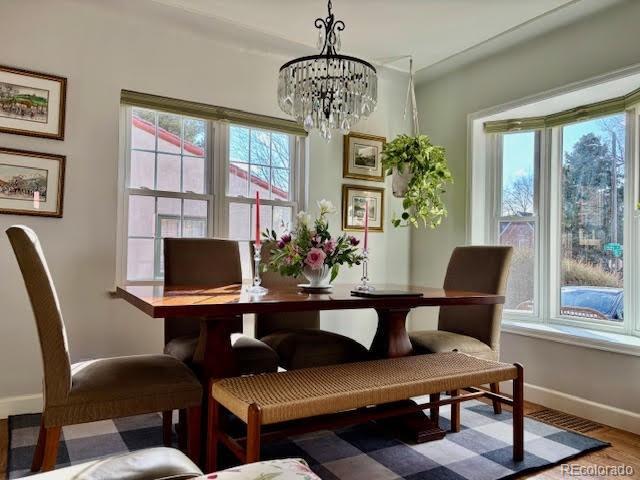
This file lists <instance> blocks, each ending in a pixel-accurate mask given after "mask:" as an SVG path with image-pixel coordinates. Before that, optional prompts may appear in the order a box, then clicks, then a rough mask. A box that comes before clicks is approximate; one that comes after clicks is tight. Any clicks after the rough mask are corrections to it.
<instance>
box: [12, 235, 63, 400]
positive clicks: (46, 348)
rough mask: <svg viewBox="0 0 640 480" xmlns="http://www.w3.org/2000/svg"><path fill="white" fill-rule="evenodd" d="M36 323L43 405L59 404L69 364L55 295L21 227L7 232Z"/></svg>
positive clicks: (38, 250) (35, 246)
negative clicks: (41, 373)
mask: <svg viewBox="0 0 640 480" xmlns="http://www.w3.org/2000/svg"><path fill="white" fill-rule="evenodd" d="M7 236H8V237H9V241H10V242H11V246H12V247H13V251H14V252H15V255H16V259H17V260H18V265H19V266H20V270H21V272H22V278H23V279H24V284H25V286H26V287H27V293H28V294H29V300H30V301H31V308H32V310H33V315H34V317H35V319H36V327H37V330H38V338H39V340H40V350H41V353H42V363H43V366H44V398H45V405H56V404H61V403H63V402H64V401H65V400H66V398H67V396H68V394H69V390H70V389H71V360H70V358H69V345H68V342H67V333H66V331H65V328H64V322H63V320H62V312H61V311H60V302H59V301H58V294H57V293H56V289H55V287H54V285H53V280H52V279H51V274H50V273H49V267H48V266H47V261H46V259H45V258H44V254H43V253H42V247H41V246H40V241H39V240H38V237H37V235H36V234H35V232H34V231H33V230H31V229H30V228H28V227H25V226H23V225H14V226H13V227H11V228H9V229H7Z"/></svg>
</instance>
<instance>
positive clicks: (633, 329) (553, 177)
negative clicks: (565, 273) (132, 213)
mask: <svg viewBox="0 0 640 480" xmlns="http://www.w3.org/2000/svg"><path fill="white" fill-rule="evenodd" d="M618 113H623V114H625V116H626V118H625V121H626V135H625V137H626V139H625V140H626V144H625V185H624V187H625V193H624V202H625V203H624V208H625V213H624V222H625V225H624V245H638V241H639V240H640V209H638V208H637V207H638V205H636V203H637V202H638V200H639V199H640V197H639V196H638V195H639V194H640V175H639V172H638V169H639V168H640V167H639V166H638V154H639V152H640V150H639V149H640V128H639V126H640V104H636V105H632V106H630V107H626V108H625V109H624V110H623V111H621V112H618ZM612 114H615V112H608V113H607V114H605V115H598V116H595V117H592V118H601V117H606V116H609V115H612ZM592 118H589V119H592ZM572 123H573V122H572ZM566 125H569V124H565V125H555V126H548V127H540V128H532V129H530V130H518V133H519V132H524V131H536V132H539V133H538V134H537V136H538V139H539V156H538V166H537V172H536V173H537V174H538V176H537V178H535V180H534V183H535V186H534V209H535V204H536V203H537V208H538V211H537V215H536V216H535V217H536V219H537V232H536V257H537V261H536V274H535V278H534V312H533V313H521V312H517V311H514V310H506V309H505V310H504V313H503V318H504V320H506V321H507V322H532V323H542V324H555V325H560V326H563V325H564V326H569V327H577V328H581V329H588V330H600V331H605V332H611V333H617V334H623V335H636V336H640V318H639V317H638V313H640V310H639V305H638V303H640V299H636V298H635V297H636V296H635V295H631V294H630V293H628V292H633V291H636V288H637V287H638V286H640V283H639V282H640V248H636V249H633V248H627V249H625V252H624V259H623V262H624V264H623V265H624V280H623V282H624V283H623V291H624V292H625V295H624V312H625V315H624V319H623V321H622V322H620V323H614V322H611V323H610V324H608V323H604V322H603V321H598V320H589V319H578V318H575V317H570V316H566V315H561V314H560V287H561V281H560V279H561V276H560V273H561V272H560V270H561V267H560V260H561V251H562V250H561V242H562V237H561V227H562V211H561V208H562V203H561V198H562V197H561V196H562V189H561V185H562V183H561V182H562V159H563V145H562V139H563V138H562V137H563V135H562V131H563V127H564V126H566ZM508 133H509V132H504V133H502V132H488V133H484V132H483V134H484V135H486V137H485V141H486V145H487V149H486V151H487V160H486V165H487V167H488V169H489V171H490V173H489V177H490V181H489V182H488V184H487V186H488V192H486V193H487V195H486V199H487V202H488V203H489V204H490V211H491V212H492V215H491V216H490V217H489V218H488V220H489V221H488V222H487V223H488V225H487V227H486V228H485V231H486V232H487V235H486V240H487V241H488V242H490V243H495V244H497V243H499V242H498V240H499V236H498V235H499V225H500V222H501V221H504V219H505V218H507V219H511V217H502V216H501V214H502V145H503V142H502V138H503V135H504V134H508ZM536 194H537V197H535V195H536ZM524 218H525V217H523V218H522V219H521V220H520V221H530V220H529V218H528V217H526V218H527V220H524ZM545 278H548V279H549V281H548V282H544V281H543V279H545Z"/></svg>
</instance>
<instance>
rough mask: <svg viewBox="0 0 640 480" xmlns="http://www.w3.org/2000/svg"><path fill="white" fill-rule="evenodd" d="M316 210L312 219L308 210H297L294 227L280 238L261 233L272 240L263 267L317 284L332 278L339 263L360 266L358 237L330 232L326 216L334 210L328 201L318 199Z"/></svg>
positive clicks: (333, 278) (271, 232) (321, 284)
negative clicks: (301, 276)
mask: <svg viewBox="0 0 640 480" xmlns="http://www.w3.org/2000/svg"><path fill="white" fill-rule="evenodd" d="M318 209H319V210H320V215H319V216H318V217H317V218H316V219H315V220H314V221H313V222H312V221H311V216H310V215H309V214H308V213H306V212H304V211H301V212H300V213H298V216H297V225H296V227H295V229H294V230H293V231H292V232H287V233H285V234H283V235H282V236H280V237H279V238H278V236H277V235H276V232H275V231H274V230H271V231H268V230H267V231H265V232H264V233H263V237H264V239H265V240H266V241H269V242H272V243H273V248H272V250H271V258H270V261H269V263H268V264H267V265H266V266H265V268H266V269H268V270H271V271H273V272H278V273H280V275H283V276H288V277H299V276H300V275H304V276H305V277H306V278H307V279H309V281H310V282H311V286H314V287H315V286H318V287H320V286H328V284H329V283H331V282H332V281H333V280H335V278H336V277H337V276H338V272H339V270H340V266H341V265H348V266H349V267H351V266H353V265H360V262H361V261H362V258H363V257H362V254H361V253H360V252H359V249H358V248H357V247H358V244H359V243H360V240H358V239H357V238H355V237H354V236H352V235H346V234H343V235H340V236H339V237H334V236H332V235H331V233H330V232H329V221H328V220H327V216H328V215H330V214H332V213H335V211H336V209H335V207H334V206H333V204H332V203H331V202H330V201H328V200H321V201H319V202H318ZM329 273H330V274H331V276H330V279H329V281H328V282H326V278H327V276H328V275H329Z"/></svg>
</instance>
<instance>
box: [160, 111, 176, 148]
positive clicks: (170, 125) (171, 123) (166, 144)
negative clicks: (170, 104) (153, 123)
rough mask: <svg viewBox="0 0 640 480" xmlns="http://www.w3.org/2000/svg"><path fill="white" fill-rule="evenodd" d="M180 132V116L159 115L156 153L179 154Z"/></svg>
mask: <svg viewBox="0 0 640 480" xmlns="http://www.w3.org/2000/svg"><path fill="white" fill-rule="evenodd" d="M181 130H182V119H181V118H180V115H173V114H171V113H159V114H158V151H159V152H168V153H177V154H179V153H180V152H181V145H180V144H181V140H180V133H181Z"/></svg>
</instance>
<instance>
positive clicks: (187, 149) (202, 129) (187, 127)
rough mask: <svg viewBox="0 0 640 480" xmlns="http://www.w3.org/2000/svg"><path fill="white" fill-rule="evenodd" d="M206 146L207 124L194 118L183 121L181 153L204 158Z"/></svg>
mask: <svg viewBox="0 0 640 480" xmlns="http://www.w3.org/2000/svg"><path fill="white" fill-rule="evenodd" d="M206 145H207V122H205V121H204V120H197V119H195V118H185V119H184V143H183V153H184V154H185V155H193V156H194V157H204V155H205V148H206Z"/></svg>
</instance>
